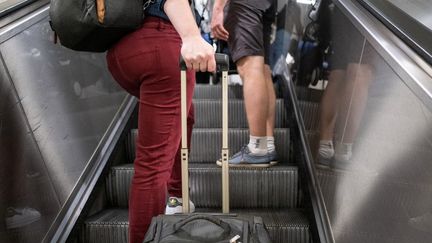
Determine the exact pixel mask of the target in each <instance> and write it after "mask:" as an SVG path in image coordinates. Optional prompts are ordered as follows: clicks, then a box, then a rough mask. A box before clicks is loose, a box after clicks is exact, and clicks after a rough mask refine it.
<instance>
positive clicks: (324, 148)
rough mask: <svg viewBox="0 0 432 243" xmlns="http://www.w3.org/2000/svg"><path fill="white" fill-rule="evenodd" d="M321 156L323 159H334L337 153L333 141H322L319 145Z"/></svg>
mask: <svg viewBox="0 0 432 243" xmlns="http://www.w3.org/2000/svg"><path fill="white" fill-rule="evenodd" d="M318 153H319V155H320V156H321V158H324V159H330V158H332V157H333V155H334V153H335V151H334V147H333V141H332V140H321V141H320V143H319V150H318Z"/></svg>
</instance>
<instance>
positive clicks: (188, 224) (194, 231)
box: [144, 54, 271, 243]
mask: <svg viewBox="0 0 432 243" xmlns="http://www.w3.org/2000/svg"><path fill="white" fill-rule="evenodd" d="M180 63H181V64H180V65H181V116H182V119H181V120H182V141H181V143H182V148H181V163H182V197H183V214H179V215H159V216H157V217H154V218H153V219H152V222H151V224H150V227H149V229H148V231H147V234H146V236H145V238H144V243H168V242H169V243H186V242H187V243H204V242H205V243H207V242H209V243H210V242H211V243H270V242H271V240H270V237H269V234H268V231H267V229H266V228H265V225H264V223H263V221H262V218H260V217H253V216H250V217H244V216H237V215H234V214H229V174H228V156H229V151H228V80H227V79H228V69H229V59H228V56H227V55H224V54H216V64H217V69H218V70H220V71H222V212H223V213H222V214H207V213H206V214H204V213H194V214H190V213H189V174H188V167H189V166H188V153H189V152H188V147H187V134H186V132H187V123H186V117H187V105H186V103H187V102H186V65H185V63H184V62H183V61H180Z"/></svg>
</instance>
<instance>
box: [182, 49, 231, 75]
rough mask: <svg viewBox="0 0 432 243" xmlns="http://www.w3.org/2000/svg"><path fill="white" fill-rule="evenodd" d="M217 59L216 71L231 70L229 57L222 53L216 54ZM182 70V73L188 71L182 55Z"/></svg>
mask: <svg viewBox="0 0 432 243" xmlns="http://www.w3.org/2000/svg"><path fill="white" fill-rule="evenodd" d="M215 59H216V70H220V71H228V70H229V58H228V55H226V54H222V53H215ZM180 69H181V70H182V71H185V70H186V69H187V67H186V63H185V61H184V59H183V57H182V56H181V55H180Z"/></svg>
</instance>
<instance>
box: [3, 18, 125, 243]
mask: <svg viewBox="0 0 432 243" xmlns="http://www.w3.org/2000/svg"><path fill="white" fill-rule="evenodd" d="M52 36H53V33H52V31H51V29H50V26H49V23H48V19H44V20H43V21H42V22H40V23H38V24H35V25H34V26H31V27H30V28H28V29H26V30H24V31H23V32H21V33H19V34H18V35H16V36H14V37H13V38H11V39H9V40H7V41H6V42H4V43H2V44H1V45H0V52H1V55H2V58H3V60H4V63H5V68H4V69H3V70H2V72H1V73H0V74H1V76H0V78H1V80H0V82H1V83H0V84H1V86H0V93H1V94H2V102H0V139H1V140H0V168H2V169H1V170H0V217H1V219H0V242H41V240H42V238H43V236H44V235H45V234H46V232H47V231H48V229H49V226H50V225H51V224H52V222H53V220H54V218H55V216H56V215H57V214H58V212H59V211H60V209H61V207H62V206H63V205H64V203H65V201H66V200H67V198H68V197H69V195H70V193H71V192H72V190H73V188H74V186H75V185H76V183H77V181H78V179H79V177H80V175H81V174H82V172H83V170H84V168H85V167H86V166H87V165H88V163H89V160H90V158H91V157H92V154H93V152H94V151H95V148H96V147H97V145H98V144H99V142H100V140H101V138H102V137H103V135H104V133H105V131H106V130H107V128H108V126H109V125H110V123H111V122H112V119H113V117H114V116H115V114H116V113H117V111H118V109H119V107H120V105H121V104H122V102H123V100H124V98H125V97H126V94H125V93H124V92H123V91H122V90H121V89H120V88H119V87H118V86H117V85H116V83H115V82H114V81H113V80H112V78H111V76H110V74H109V72H108V70H107V68H106V64H105V55H104V54H92V53H79V52H74V51H71V50H67V49H65V48H62V47H61V46H60V45H58V44H57V45H55V44H53V42H52Z"/></svg>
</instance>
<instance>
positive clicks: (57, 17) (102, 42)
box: [50, 0, 154, 52]
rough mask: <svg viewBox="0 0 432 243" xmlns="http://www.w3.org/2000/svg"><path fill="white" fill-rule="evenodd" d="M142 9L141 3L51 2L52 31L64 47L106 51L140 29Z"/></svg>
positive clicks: (114, 0)
mask: <svg viewBox="0 0 432 243" xmlns="http://www.w3.org/2000/svg"><path fill="white" fill-rule="evenodd" d="M153 1H154V0H147V2H146V4H149V3H151V2H153ZM143 6H144V3H143V0H127V1H126V0H51V5H50V18H51V21H50V23H51V28H52V29H53V30H54V31H55V32H56V35H57V36H58V38H59V39H60V43H61V44H62V45H63V46H65V47H67V48H70V49H72V50H76V51H89V52H105V51H106V50H108V49H109V48H110V47H111V46H112V45H113V44H114V43H116V42H117V41H118V40H120V39H121V38H122V37H123V36H125V35H126V34H128V33H129V32H132V31H134V30H135V29H137V28H139V27H140V26H141V23H142V20H143V18H144V9H143Z"/></svg>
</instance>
